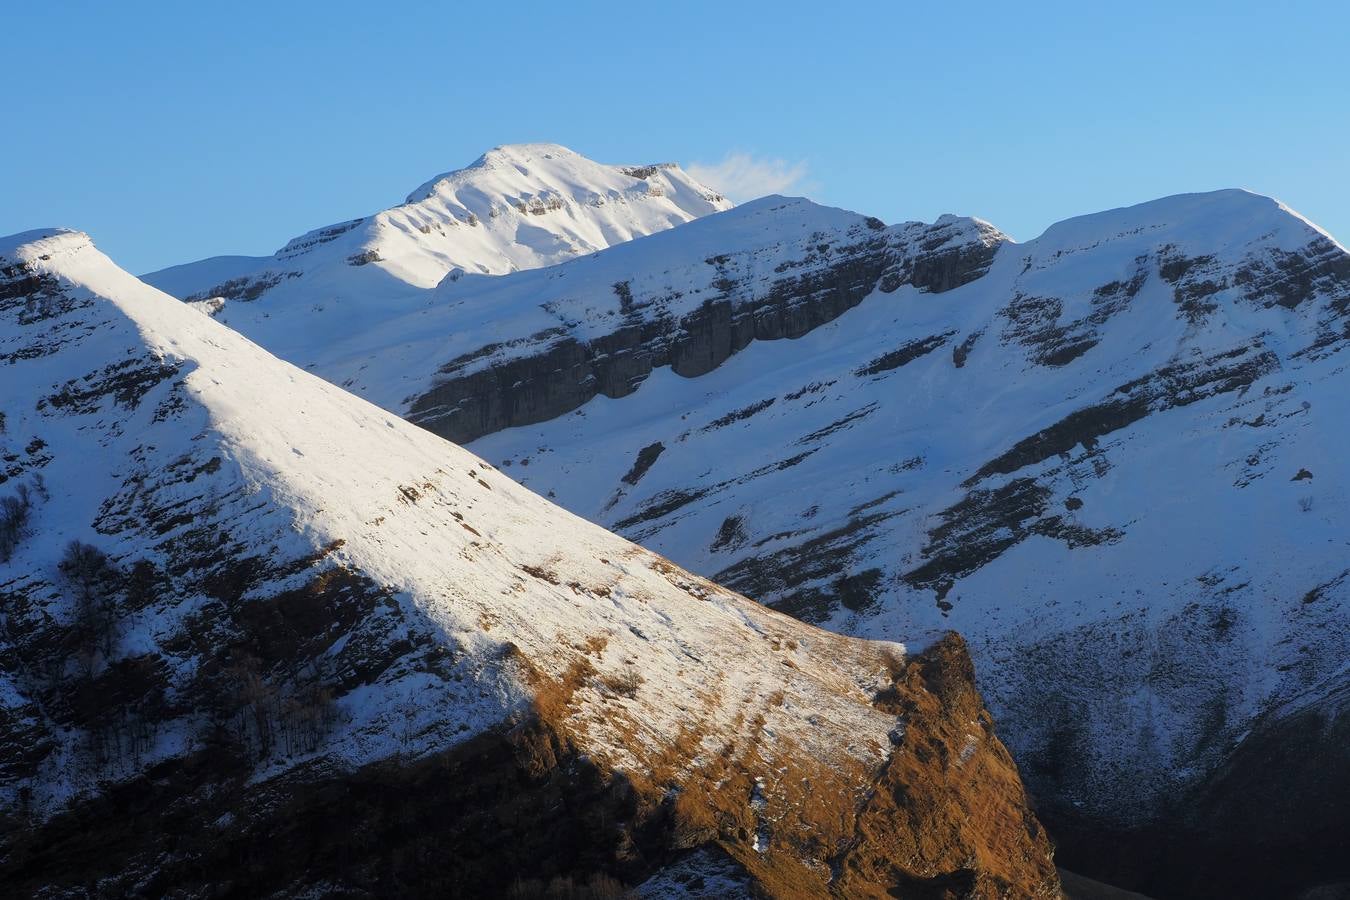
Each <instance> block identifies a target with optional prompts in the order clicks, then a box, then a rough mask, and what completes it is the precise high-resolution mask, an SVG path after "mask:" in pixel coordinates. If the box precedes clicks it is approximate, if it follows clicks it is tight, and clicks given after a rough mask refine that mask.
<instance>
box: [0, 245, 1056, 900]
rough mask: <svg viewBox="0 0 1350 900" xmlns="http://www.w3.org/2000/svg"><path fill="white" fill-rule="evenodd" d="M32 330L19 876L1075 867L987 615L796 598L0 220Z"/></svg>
mask: <svg viewBox="0 0 1350 900" xmlns="http://www.w3.org/2000/svg"><path fill="white" fill-rule="evenodd" d="M0 355H2V356H3V359H4V361H5V365H6V377H7V382H6V385H7V390H6V392H5V393H4V395H3V398H0V413H2V414H3V415H2V416H0V451H3V453H2V456H3V459H4V461H5V464H6V467H5V469H4V470H3V480H0V499H3V500H4V501H5V502H4V503H3V504H0V513H2V514H3V516H4V518H3V520H2V522H3V525H4V531H3V532H0V538H3V543H0V549H3V551H4V553H3V556H2V557H0V598H2V599H3V616H0V646H2V648H3V652H0V796H2V797H3V804H0V807H2V808H3V810H4V814H3V817H0V873H3V878H4V881H5V883H6V884H7V885H10V886H11V887H12V889H13V890H15V891H18V892H21V893H32V894H39V893H40V894H42V895H44V896H89V895H94V896H126V895H137V894H139V895H162V894H175V895H180V896H204V895H208V894H210V895H212V896H219V895H221V894H222V893H224V894H228V895H236V896H259V895H268V894H283V895H299V894H319V893H323V894H330V893H336V894H342V895H346V896H387V895H390V894H398V895H403V896H444V895H445V894H446V893H459V894H476V895H500V894H504V893H506V892H508V891H510V892H514V893H515V894H516V895H518V896H532V895H543V894H545V893H547V892H549V891H553V892H554V893H555V894H556V893H557V892H558V891H568V890H571V891H573V893H574V894H578V895H589V896H597V897H599V896H613V895H615V893H616V892H617V891H619V890H621V889H622V888H623V887H624V886H625V885H639V884H640V885H643V888H642V889H643V891H644V892H646V893H647V894H648V895H652V892H653V891H656V890H658V889H659V885H660V884H661V883H662V879H663V878H665V879H667V880H669V879H674V878H678V877H682V874H681V873H684V872H687V871H688V869H689V868H690V867H691V866H696V865H699V864H701V863H702V862H704V861H707V860H712V861H713V864H715V865H716V866H718V867H720V868H719V871H723V872H725V873H730V874H729V877H732V878H733V879H734V880H735V881H736V883H738V884H740V885H741V886H742V887H743V888H744V891H745V892H746V894H745V895H747V896H748V895H750V893H751V892H753V893H754V894H755V895H764V894H767V895H769V896H785V897H786V896H792V897H799V896H820V897H826V896H861V897H866V896H876V897H883V896H897V895H898V896H914V897H995V896H1031V897H1038V896H1039V897H1054V896H1056V895H1057V892H1058V884H1057V880H1056V876H1055V873H1054V869H1053V865H1052V863H1051V847H1050V843H1049V841H1048V839H1047V837H1046V835H1045V833H1044V831H1043V830H1042V829H1041V827H1040V825H1039V823H1038V822H1037V820H1036V818H1035V816H1034V814H1033V813H1032V811H1031V810H1030V808H1029V805H1028V802H1027V798H1026V796H1025V794H1024V792H1023V790H1022V787H1021V784H1020V781H1019V780H1018V776H1017V772H1016V769H1015V767H1014V766H1013V764H1012V761H1011V759H1010V757H1009V756H1008V754H1007V752H1006V750H1004V748H1003V746H1002V744H1001V743H1000V742H999V740H998V738H997V736H996V735H995V733H994V730H993V723H992V720H991V719H990V717H989V716H988V714H987V712H985V711H984V709H983V706H982V703H981V701H980V699H979V695H978V693H977V691H976V689H975V685H974V677H973V671H972V668H971V661H970V658H969V656H968V654H967V653H966V651H965V647H964V645H963V643H962V642H961V641H960V640H959V639H957V638H955V637H947V638H945V639H943V640H941V641H939V642H938V643H937V644H936V645H935V646H934V647H933V648H932V649H930V650H929V651H927V652H925V653H923V654H919V655H916V656H910V655H908V654H907V653H906V652H905V650H904V648H903V647H902V646H900V645H898V644H893V643H874V642H868V641H863V640H858V639H853V638H847V637H842V636H838V635H833V634H830V633H827V632H823V631H819V630H817V629H815V628H812V627H810V626H807V625H804V624H802V623H800V622H797V621H795V620H793V619H790V618H788V617H786V616H783V615H781V614H777V613H774V612H772V611H770V610H767V609H764V608H763V607H761V606H759V605H757V604H754V603H752V602H750V601H748V600H745V599H744V598H742V597H740V596H738V595H735V594H732V593H731V592H729V591H727V590H726V589H724V588H721V587H718V586H716V585H714V584H712V583H710V582H708V581H705V580H703V579H701V578H699V577H697V576H694V575H691V574H689V573H687V572H685V571H683V570H681V569H679V568H677V567H676V566H674V565H672V564H671V563H669V562H667V561H666V560H665V559H663V558H662V557H659V556H657V555H655V554H652V553H650V552H648V551H645V550H643V549H641V548H639V547H636V546H635V545H632V544H630V543H628V542H627V541H624V540H622V539H620V538H617V537H615V536H613V535H611V534H609V533H607V532H605V531H603V530H601V529H599V528H598V527H596V526H593V525H590V524H588V523H586V522H584V521H582V520H580V519H576V518H575V517H573V516H571V515H570V514H568V513H565V512H564V511H562V510H560V509H558V508H556V507H553V506H552V505H550V504H549V503H547V502H546V501H544V500H542V499H540V498H538V497H536V496H534V495H532V494H530V493H529V492H528V491H525V490H523V489H521V488H520V487H519V486H518V485H516V484H515V483H513V482H512V481H511V480H510V479H508V478H506V477H504V476H503V475H501V474H500V473H499V472H497V471H496V470H495V469H494V468H493V467H492V466H490V465H488V464H487V463H485V462H484V461H482V460H481V459H479V458H477V457H474V456H472V455H471V454H469V453H467V452H465V451H462V450H460V449H459V448H457V447H455V446H454V445H451V444H448V443H446V442H444V441H442V440H440V439H439V438H436V437H435V436H433V435H430V434H428V433H426V432H425V431H423V430H421V429H417V428H415V427H413V426H412V425H409V424H407V423H404V422H402V421H399V420H398V419H396V418H395V417H392V416H390V415H389V414H387V413H385V412H383V411H381V410H379V409H378V408H376V407H373V406H370V405H369V404H366V403H365V402H363V401H361V400H359V399H357V398H355V397H352V396H351V395H349V394H346V393H345V392H343V391H341V390H339V389H337V388H335V387H332V386H330V385H327V384H325V383H323V382H321V381H319V380H318V379H316V378H313V377H311V376H309V375H306V374H305V373H303V372H301V371H299V370H297V369H294V368H293V367H291V366H289V365H287V364H284V363H282V362H280V361H278V360H276V359H274V358H272V357H270V356H269V355H267V354H266V353H265V352H264V351H262V350H260V349H259V348H258V347H257V346H256V345H253V344H251V343H249V342H248V341H246V340H245V339H243V338H241V337H240V336H238V335H237V334H235V333H233V332H231V331H229V330H228V329H226V328H224V327H222V326H220V325H218V324H217V323H214V322H212V321H211V320H210V319H209V318H207V317H204V316H201V315H200V314H199V313H197V312H196V311H194V310H192V309H190V308H188V307H186V306H183V305H181V304H178V303H176V302H175V301H173V300H172V299H171V298H169V297H167V296H165V295H163V294H160V293H158V292H157V291H154V290H153V289H150V288H148V287H146V286H145V285H144V284H142V283H141V282H139V281H137V280H136V279H134V278H132V277H131V276H129V275H126V273H123V272H121V271H120V270H118V269H116V267H115V266H113V265H112V264H111V263H110V262H109V261H108V260H107V259H106V258H105V257H103V256H102V255H101V254H99V253H98V252H97V250H95V249H94V248H93V246H92V245H91V244H90V243H89V242H88V239H87V238H85V237H84V236H83V235H78V234H74V233H69V232H46V233H37V234H29V235H23V236H19V237H18V238H12V239H7V240H5V241H0ZM657 895H659V894H657Z"/></svg>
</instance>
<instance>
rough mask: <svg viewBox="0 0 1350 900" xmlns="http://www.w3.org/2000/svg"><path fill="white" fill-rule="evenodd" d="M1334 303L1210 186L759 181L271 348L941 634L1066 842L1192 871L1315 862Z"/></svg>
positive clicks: (1340, 825) (1334, 636)
mask: <svg viewBox="0 0 1350 900" xmlns="http://www.w3.org/2000/svg"><path fill="white" fill-rule="evenodd" d="M294 308H295V309H296V310H300V309H301V308H302V305H301V304H295V305H294ZM227 309H228V307H227ZM1347 313H1350V254H1347V252H1346V250H1345V248H1343V247H1342V246H1341V245H1339V244H1337V243H1336V242H1335V241H1334V240H1333V239H1332V238H1330V237H1329V236H1328V235H1326V234H1324V233H1323V232H1321V231H1320V230H1319V229H1317V228H1316V227H1315V226H1313V225H1311V224H1310V223H1308V222H1307V221H1305V220H1304V219H1302V218H1301V217H1299V216H1298V215H1297V214H1295V213H1294V212H1292V211H1291V210H1289V209H1287V208H1286V207H1284V206H1282V205H1281V204H1279V203H1277V202H1276V201H1273V200H1270V199H1268V198H1264V197H1260V196H1257V195H1254V194H1250V193H1247V192H1243V191H1219V192H1215V193H1209V194H1195V195H1184V196H1178V197H1171V198H1166V199H1163V200H1158V201H1155V202H1152V203H1146V204H1143V205H1140V206H1136V207H1131V208H1128V209H1121V210H1112V211H1109V212H1104V213H1100V214H1096V215H1090V216H1084V217H1081V218H1078V219H1073V220H1069V221H1067V222H1063V223H1060V224H1058V225H1055V226H1053V227H1052V228H1050V229H1049V230H1048V231H1047V232H1046V233H1045V234H1044V235H1042V236H1041V237H1039V238H1037V239H1036V240H1033V241H1029V242H1027V243H1025V244H1017V243H1014V242H1012V241H1010V240H1009V239H1008V238H1007V237H1006V236H1004V235H1002V234H1001V233H1000V232H999V231H998V230H997V229H996V228H994V227H993V226H991V225H988V224H987V223H984V222H981V221H979V220H976V219H963V218H957V217H944V218H943V219H941V220H939V221H938V222H936V223H934V224H932V225H924V224H920V223H907V224H903V225H898V226H891V227H886V226H884V225H883V223H881V222H879V221H877V220H875V219H870V218H866V217H863V216H860V215H855V214H852V213H847V212H843V211H840V210H832V209H827V208H824V207H820V206H817V205H815V204H812V203H810V202H808V201H804V200H792V199H786V198H766V199H764V200H760V201H756V202H754V203H750V204H746V205H744V206H742V207H739V208H737V209H735V210H731V211H729V212H723V213H720V214H717V215H713V216H708V217H705V218H701V219H699V220H697V221H694V222H690V223H689V224H685V225H682V226H680V227H679V228H677V229H674V230H671V231H667V232H664V233H660V234H654V235H651V236H649V237H645V238H641V239H638V240H634V241H631V242H629V243H626V244H622V245H619V246H615V247H613V248H611V249H609V250H606V251H603V252H600V253H597V254H594V255H593V256H590V257H586V258H581V259H577V260H575V261H572V262H569V263H565V264H562V265H558V266H552V267H549V268H541V269H537V270H534V271H529V272H521V273H517V274H514V275H509V276H505V277H491V278H490V277H484V276H464V277H462V278H458V279H453V278H452V279H446V280H444V281H443V282H442V283H441V284H440V285H439V286H437V287H436V288H435V289H434V290H431V291H426V292H423V293H422V294H421V295H420V296H419V297H417V298H416V299H410V300H409V301H408V303H407V304H406V305H405V306H400V307H397V308H386V309H384V310H381V311H380V312H379V314H378V315H373V316H371V317H370V318H367V319H364V320H362V321H361V323H360V327H359V328H354V327H348V326H346V325H344V324H342V323H341V322H340V321H336V322H335V320H334V318H333V317H329V316H328V315H327V312H326V311H324V312H319V311H317V310H316V311H314V313H313V314H312V315H310V316H309V319H310V320H311V321H313V322H314V323H315V325H314V326H313V327H315V328H318V329H322V330H323V331H324V335H325V337H324V339H323V340H321V341H315V340H312V339H308V338H305V337H297V338H295V339H294V341H293V342H289V343H288V342H287V341H286V340H281V339H278V340H277V341H276V348H277V349H278V352H281V353H282V354H283V355H286V356H288V357H289V358H291V359H292V360H294V361H296V362H298V363H300V364H303V365H306V366H308V367H310V368H311V369H312V370H313V371H315V372H316V373H317V374H320V375H322V376H323V377H325V378H327V379H329V380H330V381H333V382H335V383H338V384H342V385H344V386H347V387H349V388H350V389H352V390H353V391H355V392H356V393H359V394H361V395H362V396H365V397H367V398H368V399H370V400H372V401H374V402H376V403H377V404H379V405H381V406H383V407H385V408H386V409H389V410H392V411H394V412H397V413H399V414H400V415H402V416H405V417H407V418H409V419H411V420H412V421H414V422H417V423H419V424H422V425H423V426H425V427H427V428H429V429H431V430H433V431H436V432H438V433H440V434H443V435H446V436H448V437H450V438H452V439H454V440H458V441H469V440H475V439H477V440H476V443H474V445H473V447H474V449H475V450H476V451H477V452H478V453H480V454H482V455H483V456H485V457H486V458H488V459H491V460H493V461H494V462H496V463H497V464H498V465H500V466H502V467H504V468H508V467H509V468H508V471H510V472H511V473H512V474H514V475H515V476H516V477H518V478H519V479H520V480H521V481H522V482H523V483H525V484H527V485H529V486H531V487H533V488H535V489H536V490H539V491H541V492H546V493H548V495H549V496H551V497H555V498H556V499H557V501H558V502H559V503H561V504H562V505H564V506H566V507H568V508H569V509H571V510H573V511H574V512H576V513H578V514H580V515H583V516H585V517H586V518H588V519H591V520H592V521H596V522H599V523H601V524H604V525H606V526H608V527H611V528H613V529H615V530H617V531H619V532H620V533H622V534H624V535H626V536H628V537H630V538H632V539H634V540H637V541H639V542H641V543H644V544H645V545H647V546H650V547H651V548H653V549H656V550H658V551H659V552H661V553H663V554H666V555H667V556H669V557H670V558H671V559H673V560H675V561H676V562H677V563H679V564H681V565H684V566H686V567H688V568H690V569H692V570H694V571H697V572H699V573H701V574H702V575H704V576H706V577H709V578H711V579H713V580H714V581H717V582H719V583H723V584H726V585H728V586H729V587H732V588H734V589H737V590H740V591H743V592H745V593H747V594H748V595H750V596H752V597H755V598H756V599H759V600H762V601H764V602H765V603H768V604H770V605H772V606H775V607H777V608H779V609H782V610H784V611H788V612H790V613H792V614H793V615H795V616H798V617H800V618H803V619H805V620H807V621H811V622H815V623H818V624H821V625H823V626H825V627H827V628H830V629H832V630H837V631H841V632H844V633H849V634H856V635H864V636H869V637H878V638H889V639H895V638H899V637H903V638H905V639H910V640H913V639H914V638H915V636H916V635H917V636H922V637H920V639H923V638H924V637H932V636H936V635H938V634H939V633H941V632H942V631H943V630H944V629H946V628H956V629H958V630H959V631H961V632H962V633H964V634H965V635H966V636H967V638H968V639H969V641H970V642H971V646H972V649H973V652H974V654H975V656H976V661H977V664H978V667H979V671H980V674H981V685H982V687H983V689H984V690H985V692H986V694H987V696H988V697H989V698H990V702H991V705H992V706H993V708H994V710H995V712H996V714H997V715H998V716H999V717H1000V721H1001V722H1003V723H1004V724H1003V727H1004V729H1005V731H1006V733H1007V734H1008V735H1009V737H1010V744H1011V746H1012V747H1013V749H1014V751H1015V753H1016V755H1017V757H1018V759H1019V760H1020V762H1021V765H1022V766H1023V768H1024V772H1025V774H1026V776H1027V777H1028V779H1029V783H1030V784H1031V785H1032V786H1033V787H1034V789H1035V792H1036V793H1037V795H1038V797H1039V799H1040V802H1041V803H1042V806H1043V808H1044V809H1045V810H1046V811H1047V814H1048V816H1049V817H1050V820H1051V821H1052V822H1058V823H1060V824H1062V825H1063V826H1064V827H1063V829H1062V831H1061V841H1063V842H1064V843H1065V845H1066V846H1067V847H1068V848H1069V849H1070V851H1071V852H1072V853H1074V854H1077V858H1078V859H1080V860H1082V861H1083V862H1084V864H1085V865H1087V866H1088V867H1089V868H1090V869H1091V868H1093V867H1096V868H1095V872H1096V873H1097V874H1107V875H1112V876H1115V877H1116V878H1117V880H1123V881H1130V880H1131V879H1133V880H1134V881H1135V883H1140V882H1139V879H1140V878H1144V879H1145V882H1144V883H1145V885H1146V886H1148V887H1149V888H1150V889H1151V890H1156V891H1158V892H1160V893H1166V892H1169V891H1171V892H1175V891H1176V890H1178V889H1186V890H1192V891H1198V892H1199V893H1202V894H1203V893H1204V891H1205V890H1207V888H1205V887H1204V886H1203V885H1201V884H1199V883H1196V884H1190V885H1184V884H1183V885H1181V886H1180V887H1179V880H1180V881H1184V880H1185V879H1187V878H1193V879H1209V878H1212V877H1214V874H1215V872H1216V871H1218V870H1222V872H1223V873H1224V874H1223V877H1228V878H1231V879H1233V880H1234V883H1241V882H1242V880H1243V879H1244V878H1246V877H1247V873H1248V871H1249V870H1248V869H1244V868H1243V867H1242V866H1229V865H1227V864H1226V863H1223V862H1221V861H1223V860H1228V859H1231V858H1238V859H1242V858H1247V859H1248V860H1256V859H1265V858H1267V857H1269V858H1275V859H1279V860H1287V859H1289V858H1291V857H1294V856H1299V855H1300V854H1301V857H1300V858H1302V859H1303V860H1304V861H1305V863H1302V864H1303V865H1304V868H1303V869H1302V870H1300V871H1299V872H1295V873H1292V874H1290V873H1288V872H1286V875H1288V877H1289V878H1290V879H1291V883H1298V879H1300V878H1308V877H1321V875H1318V874H1317V873H1318V872H1321V873H1322V874H1327V872H1330V874H1332V875H1337V874H1338V873H1339V875H1338V877H1339V876H1344V877H1350V873H1345V872H1339V870H1335V869H1334V866H1333V867H1331V868H1330V869H1328V868H1327V867H1326V866H1322V867H1321V868H1318V866H1319V865H1321V864H1313V863H1307V862H1306V860H1308V859H1313V860H1315V859H1318V858H1321V857H1318V856H1317V855H1316V854H1313V855H1312V856H1308V854H1307V852H1306V851H1307V849H1308V848H1310V847H1312V848H1315V847H1322V846H1334V845H1335V841H1336V840H1337V835H1338V834H1340V833H1342V832H1343V829H1344V827H1345V822H1344V818H1343V815H1342V813H1340V812H1339V811H1338V808H1337V807H1336V806H1335V804H1332V805H1328V804H1327V802H1326V796H1327V795H1326V794H1325V792H1322V791H1320V790H1317V789H1314V788H1312V787H1311V786H1310V785H1311V784H1312V783H1313V781H1310V780H1309V776H1308V767H1309V766H1312V765H1314V764H1313V763H1312V762H1310V760H1313V759H1318V760H1321V762H1320V763H1319V764H1318V765H1319V766H1320V769H1321V771H1322V772H1323V773H1324V774H1325V773H1327V772H1330V773H1333V774H1331V775H1325V777H1328V778H1332V779H1333V780H1334V779H1340V781H1339V782H1337V783H1350V776H1348V775H1347V774H1346V773H1347V771H1348V767H1347V760H1346V754H1345V753H1344V752H1342V751H1341V750H1339V749H1338V748H1339V747H1340V746H1342V745H1343V741H1341V740H1340V739H1339V738H1338V737H1337V735H1339V734H1340V732H1339V731H1337V728H1339V727H1340V726H1337V725H1336V724H1335V723H1336V722H1339V721H1346V720H1345V719H1344V717H1342V716H1341V715H1340V714H1341V712H1342V711H1343V710H1344V707H1345V702H1344V697H1345V694H1346V691H1345V685H1346V683H1347V672H1346V662H1345V660H1346V659H1347V650H1350V647H1347V640H1348V639H1347V634H1348V633H1350V629H1348V628H1347V626H1348V625H1350V621H1348V619H1350V612H1348V610H1350V597H1347V591H1350V587H1348V585H1350V580H1347V578H1346V571H1347V570H1346V564H1345V562H1344V560H1345V557H1346V543H1347V541H1346V535H1347V534H1350V528H1347V525H1350V523H1348V522H1347V521H1346V517H1345V514H1344V510H1345V500H1346V489H1347V485H1348V484H1350V472H1347V469H1346V465H1345V462H1344V460H1343V459H1342V458H1341V457H1340V455H1339V453H1338V448H1339V447H1340V446H1341V444H1342V443H1343V441H1344V437H1345V435H1344V431H1345V423H1346V422H1347V421H1350V418H1348V417H1347V412H1350V410H1347V409H1346V403H1347V401H1346V400H1345V391H1344V390H1343V387H1342V386H1343V380H1344V378H1345V377H1346V376H1345V374H1344V366H1345V362H1344V350H1345V347H1346V344H1347V342H1350V318H1348V317H1347ZM297 315H299V313H297ZM296 321H297V322H298V321H300V319H299V318H297V320H296ZM229 324H231V325H232V326H234V327H238V328H240V329H242V330H243V331H244V332H245V333H247V334H250V335H252V336H254V337H256V338H257V339H258V340H260V341H262V342H264V343H269V344H270V343H272V342H273V339H272V337H271V336H270V335H269V333H268V329H269V326H268V325H266V323H265V320H264V319H260V318H258V317H247V316H246V317H243V318H231V319H229ZM292 333H295V329H292ZM783 339H787V340H783ZM1288 735H1297V736H1298V737H1297V745H1298V746H1300V747H1306V748H1309V749H1308V754H1309V755H1308V756H1306V757H1305V758H1304V759H1303V761H1302V762H1301V763H1299V764H1291V765H1288V766H1284V767H1282V768H1281V769H1280V772H1279V775H1278V777H1272V776H1269V775H1266V776H1263V777H1262V778H1261V779H1259V780H1261V781H1262V783H1263V784H1266V785H1267V786H1268V787H1266V788H1264V789H1263V790H1262V791H1259V792H1258V791H1253V790H1251V789H1250V783H1251V781H1252V779H1253V777H1254V776H1253V771H1255V770H1256V769H1254V767H1257V768H1259V767H1260V766H1262V765H1264V763H1262V762H1260V761H1261V760H1269V759H1270V758H1271V756H1272V754H1274V755H1276V756H1278V755H1280V754H1283V753H1287V752H1289V749H1290V747H1291V746H1292V745H1291V744H1290V742H1289V741H1290V739H1289V738H1288V737H1287V736H1288ZM1263 748H1264V749H1263ZM1240 785H1247V787H1245V788H1243V787H1238V786H1240ZM1254 795H1259V796H1263V797H1271V798H1279V799H1278V800H1274V799H1272V800H1271V803H1272V804H1273V805H1274V806H1273V807H1272V808H1278V809H1279V810H1282V811H1283V813H1282V814H1281V815H1263V814H1262V813H1261V812H1260V809H1262V807H1261V806H1260V805H1259V804H1254V803H1253V802H1251V801H1241V802H1240V801H1239V800H1238V799H1237V798H1238V797H1242V796H1245V797H1248V798H1250V797H1252V796H1254ZM1202 809H1204V810H1222V811H1223V815H1226V816H1228V817H1229V818H1228V819H1227V820H1225V821H1224V823H1222V824H1221V825H1220V826H1218V828H1217V834H1218V836H1217V837H1216V836H1215V834H1216V828H1215V827H1213V826H1212V823H1206V822H1205V821H1204V816H1203V815H1202V814H1201V813H1200V812H1198V810H1202ZM1216 815H1217V813H1216ZM1103 835H1105V837H1103ZM1325 856H1327V857H1328V858H1330V857H1334V856H1335V854H1330V853H1329V854H1325ZM1160 859H1161V860H1163V863H1162V864H1158V863H1157V861H1158V860H1160ZM1252 865H1255V863H1253V864H1252ZM1278 868H1279V867H1278V866H1265V867H1264V869H1265V871H1266V873H1267V875H1268V874H1269V873H1270V872H1271V871H1275V870H1276V869H1278ZM1314 870H1315V871H1314ZM1149 877H1154V878H1155V879H1156V880H1155V881H1153V882H1152V883H1148V882H1147V881H1146V879H1147V878H1149ZM1209 883H1210V884H1211V885H1212V884H1213V882H1209ZM1285 886H1287V885H1285ZM1272 889H1274V888H1272Z"/></svg>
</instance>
